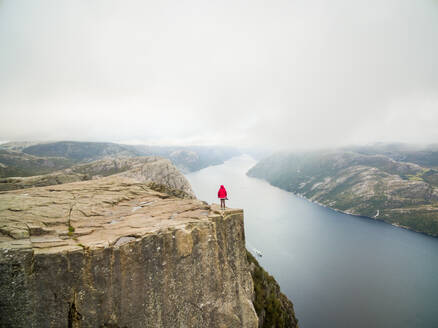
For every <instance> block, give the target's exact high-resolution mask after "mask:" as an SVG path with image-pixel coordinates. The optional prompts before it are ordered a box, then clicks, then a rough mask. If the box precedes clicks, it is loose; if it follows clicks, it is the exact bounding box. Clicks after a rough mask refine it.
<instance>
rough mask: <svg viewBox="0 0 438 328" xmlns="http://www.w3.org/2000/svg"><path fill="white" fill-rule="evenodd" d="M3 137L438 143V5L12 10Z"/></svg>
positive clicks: (7, 4) (0, 40) (49, 4)
mask: <svg viewBox="0 0 438 328" xmlns="http://www.w3.org/2000/svg"><path fill="white" fill-rule="evenodd" d="M0 114H1V120H0V140H35V139H38V140H61V139H62V140H64V139H68V140H91V141H115V142H128V143H149V144H151V143H153V144H157V143H158V144H175V143H176V144H226V145H242V146H254V145H261V146H265V147H274V148H277V147H291V148H306V147H326V146H337V145H345V144H353V143H368V142H375V141H402V142H412V143H433V142H438V1H436V0H429V1H428V0H410V1H408V0H367V1H355V0H327V1H312V0H298V1H294V0H281V1H279V0H265V1H261V0H247V1H243V0H220V1H205V0H199V1H184V0H173V1H168V0H160V1H148V0H146V1H144V0H143V1H121V0H120V1H109V0H104V1H89V0H84V1H78V0H75V1H67V0H65V1H62V0H53V1H42V0H41V1H39V0H28V1H20V0H0Z"/></svg>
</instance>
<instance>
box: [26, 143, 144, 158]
mask: <svg viewBox="0 0 438 328" xmlns="http://www.w3.org/2000/svg"><path fill="white" fill-rule="evenodd" d="M22 152H23V153H25V154H29V155H34V156H40V157H64V158H67V159H69V160H71V161H73V162H84V161H93V160H96V159H100V158H103V157H108V156H111V157H114V156H119V157H120V156H138V155H140V154H139V153H136V152H135V151H134V150H133V149H130V148H129V146H124V145H118V144H115V143H110V142H77V141H59V142H52V143H42V144H36V145H32V146H29V147H26V148H23V149H22Z"/></svg>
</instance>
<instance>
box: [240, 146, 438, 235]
mask: <svg viewBox="0 0 438 328" xmlns="http://www.w3.org/2000/svg"><path fill="white" fill-rule="evenodd" d="M403 152H405V150H403ZM381 153H383V152H381V151H380V150H379V151H374V152H373V151H372V149H368V151H367V152H365V151H364V149H360V150H358V149H356V151H346V150H342V151H327V152H306V153H282V154H275V155H273V156H270V157H268V158H266V159H264V160H261V161H260V162H259V163H258V164H257V165H255V166H254V167H253V168H251V169H250V170H249V172H248V175H249V176H253V177H257V178H262V179H265V180H267V181H268V182H270V183H271V184H272V185H274V186H277V187H280V188H282V189H285V190H287V191H291V192H293V193H295V194H298V195H301V196H303V197H305V198H307V199H310V200H311V201H314V202H316V203H319V204H321V205H324V206H328V207H331V208H333V209H336V210H339V211H342V212H345V213H349V214H354V215H361V216H367V217H371V218H375V219H379V220H384V221H386V222H389V223H392V224H394V225H400V226H403V227H406V228H409V229H412V230H415V231H419V232H424V233H427V234H430V235H433V236H438V168H436V167H435V166H432V165H431V166H428V167H425V166H421V165H419V164H416V163H410V162H407V161H406V158H404V160H403V161H397V160H394V159H393V158H392V156H388V155H383V154H381ZM399 153H401V151H399ZM435 153H436V152H435V151H433V150H428V155H427V156H425V155H424V153H421V152H420V153H418V154H416V153H415V151H414V150H409V154H410V156H411V157H410V158H414V159H415V160H416V162H417V163H424V162H427V163H430V164H431V163H434V161H433V158H435V156H436V154H435ZM426 158H427V159H428V160H426Z"/></svg>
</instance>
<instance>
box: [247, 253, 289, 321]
mask: <svg viewBox="0 0 438 328" xmlns="http://www.w3.org/2000/svg"><path fill="white" fill-rule="evenodd" d="M246 255H247V259H248V263H249V264H250V270H251V276H252V279H253V282H254V292H255V299H254V301H253V303H254V308H255V310H256V312H257V315H258V317H259V327H260V328H262V327H266V328H267V327H269V328H271V327H276V328H296V327H298V320H297V318H296V317H295V312H294V307H293V304H292V303H291V301H289V299H288V298H287V297H286V296H285V295H284V294H283V293H281V291H280V286H279V285H278V283H277V282H276V281H275V279H274V277H272V276H271V275H269V274H268V273H267V272H266V271H265V270H264V269H263V268H262V267H261V266H260V264H259V263H258V262H257V260H256V259H255V258H254V256H252V255H251V253H250V252H248V251H246Z"/></svg>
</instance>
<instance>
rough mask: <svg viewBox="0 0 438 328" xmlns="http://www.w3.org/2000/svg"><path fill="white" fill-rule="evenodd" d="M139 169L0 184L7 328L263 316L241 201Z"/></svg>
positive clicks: (236, 321)
mask: <svg viewBox="0 0 438 328" xmlns="http://www.w3.org/2000/svg"><path fill="white" fill-rule="evenodd" d="M139 170H140V171H141V168H140V169H139ZM138 173H139V171H138V170H137V171H135V170H134V171H131V172H130V173H129V174H116V175H111V176H108V177H105V178H100V179H96V180H91V181H79V182H73V183H68V184H59V185H53V186H46V187H39V188H30V189H22V190H14V191H8V192H2V193H0V281H1V287H0V326H2V327H3V326H13V327H254V328H255V327H257V326H258V319H257V314H256V312H255V310H254V306H253V304H252V300H253V299H254V287H253V281H252V278H251V275H250V270H249V265H248V262H247V259H246V249H245V238H244V226H243V211H242V210H231V209H230V210H227V211H225V212H224V213H223V214H222V213H220V212H219V211H218V209H217V207H215V206H209V205H206V204H205V203H203V202H201V201H199V200H196V199H194V198H191V197H185V198H179V197H175V195H172V194H171V193H168V192H162V191H163V190H161V189H163V188H164V189H166V188H167V187H166V186H165V185H164V184H157V183H150V184H144V183H143V182H139V181H138V177H139V176H138ZM160 188H161V189H160ZM157 190H158V191H157ZM176 196H178V195H176Z"/></svg>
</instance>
